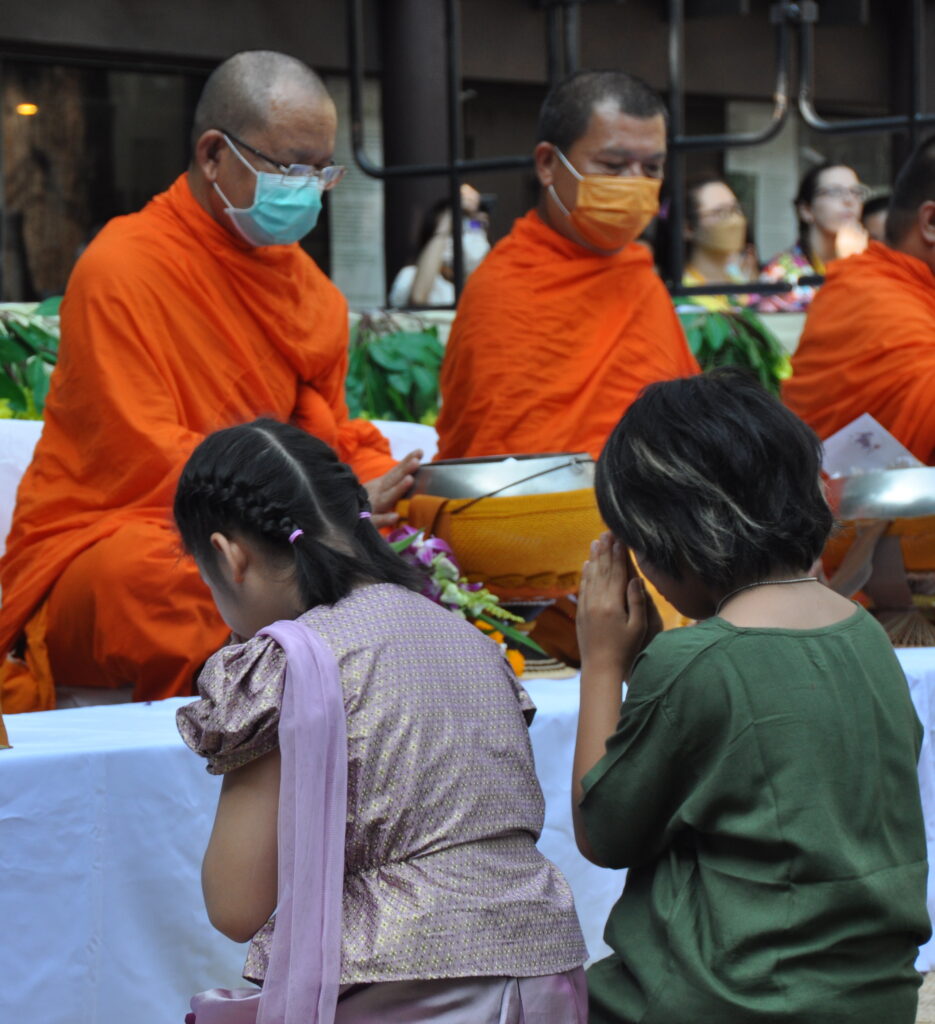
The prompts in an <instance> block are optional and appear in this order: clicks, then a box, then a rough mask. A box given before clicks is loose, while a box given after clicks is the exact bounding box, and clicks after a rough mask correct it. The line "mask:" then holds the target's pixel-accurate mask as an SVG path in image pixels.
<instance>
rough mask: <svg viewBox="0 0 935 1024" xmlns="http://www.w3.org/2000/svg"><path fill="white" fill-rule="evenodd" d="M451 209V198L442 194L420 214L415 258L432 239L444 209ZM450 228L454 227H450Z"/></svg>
mask: <svg viewBox="0 0 935 1024" xmlns="http://www.w3.org/2000/svg"><path fill="white" fill-rule="evenodd" d="M450 209H451V200H450V199H449V198H448V196H443V197H442V198H441V199H436V200H435V202H434V203H432V205H431V206H430V207H429V208H428V209H427V210H426V211H425V213H424V214H423V215H422V223H421V224H420V225H419V237H418V240H417V244H418V248H417V249H416V258H417V259H418V256H419V255H420V254H421V252H422V250H423V249H424V248H425V247H426V246H427V245H428V244H429V242H431V241H432V237H433V235H434V234H435V231H436V229H437V228H438V222H439V221H440V220H441V217H442V214H443V213H444V212H445V211H446V210H450ZM452 230H454V228H453V227H452Z"/></svg>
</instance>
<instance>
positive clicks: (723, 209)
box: [698, 203, 743, 221]
mask: <svg viewBox="0 0 935 1024" xmlns="http://www.w3.org/2000/svg"><path fill="white" fill-rule="evenodd" d="M738 216H739V217H742V216H743V207H741V205H740V203H730V204H725V205H724V206H714V207H712V208H711V209H710V210H699V211H698V220H700V221H701V220H708V221H719V220H729V219H730V218H731V217H738Z"/></svg>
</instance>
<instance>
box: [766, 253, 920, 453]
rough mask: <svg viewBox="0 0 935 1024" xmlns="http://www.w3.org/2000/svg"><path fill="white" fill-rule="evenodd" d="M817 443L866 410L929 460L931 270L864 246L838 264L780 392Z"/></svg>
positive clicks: (813, 307) (912, 260)
mask: <svg viewBox="0 0 935 1024" xmlns="http://www.w3.org/2000/svg"><path fill="white" fill-rule="evenodd" d="M782 396H783V400H784V401H785V403H786V405H788V406H789V408H790V409H791V410H792V411H793V412H795V413H797V414H798V415H799V416H801V417H802V419H803V420H805V422H806V423H808V424H809V425H810V426H811V427H812V429H813V430H814V431H815V432H816V433H817V434H818V436H819V437H821V438H822V439H824V438H826V437H829V436H830V435H831V434H833V433H834V432H835V431H837V430H840V429H841V428H842V427H846V426H847V424H848V423H850V422H851V421H852V420H855V419H856V418H857V417H858V416H860V415H861V414H862V413H865V412H869V413H870V414H871V415H872V416H873V417H875V418H876V419H877V420H878V421H879V422H880V423H881V424H882V425H883V426H884V427H886V429H887V430H888V431H889V432H890V433H891V434H893V435H894V436H895V437H896V438H898V439H899V440H900V441H901V442H902V443H903V444H904V445H905V446H906V447H907V448H908V449H909V450H910V451H911V452H912V453H913V454H914V455H915V456H916V457H917V458H919V459H921V460H922V461H923V462H926V463H928V464H929V465H931V464H933V463H935V275H933V274H932V271H931V270H930V269H929V268H928V266H927V265H926V264H925V263H923V262H922V261H921V260H918V259H916V258H915V257H914V256H908V255H906V253H902V252H897V251H895V250H894V249H890V248H888V247H887V246H885V245H881V244H880V243H879V242H871V244H870V247H869V248H868V249H867V250H866V252H863V253H861V254H860V255H859V256H851V257H850V258H849V259H846V260H837V261H835V262H834V263H832V264H831V266H830V267H829V269H828V277H827V279H826V281H825V284H824V285H823V286H822V287H821V288H820V289H819V291H818V294H817V295H816V297H815V299H814V300H813V301H812V304H811V307H810V308H809V312H808V318H807V319H806V321H805V330H804V331H803V333H802V339H801V341H800V342H799V347H798V349H797V350H796V352H795V355H794V356H793V357H792V379H791V380H789V381H787V382H786V384H785V385H784V386H783V390H782Z"/></svg>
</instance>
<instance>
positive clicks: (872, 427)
mask: <svg viewBox="0 0 935 1024" xmlns="http://www.w3.org/2000/svg"><path fill="white" fill-rule="evenodd" d="M824 450H825V452H824V458H823V459H822V469H824V471H825V473H827V474H828V476H829V477H831V478H832V479H833V478H834V477H839V476H856V475H857V474H859V473H872V472H874V471H876V470H880V469H914V468H915V467H917V466H924V465H925V463H924V462H920V461H919V460H918V459H917V458H916V457H915V456H914V455H913V454H912V452H911V451H909V449H908V448H905V447H903V445H901V444H900V443H899V441H897V440H896V438H895V437H893V435H892V434H891V433H890V432H889V431H888V430H885V429H884V428H883V427H881V426H880V424H879V423H877V421H876V420H875V419H874V418H873V417H872V416H871V415H870V413H868V412H865V413H864V414H863V415H862V416H858V417H857V419H856V420H854V422H853V423H848V425H847V426H846V427H842V428H841V429H840V430H839V431H838V432H837V433H836V434H832V435H831V437H829V438H828V440H827V441H825V444H824Z"/></svg>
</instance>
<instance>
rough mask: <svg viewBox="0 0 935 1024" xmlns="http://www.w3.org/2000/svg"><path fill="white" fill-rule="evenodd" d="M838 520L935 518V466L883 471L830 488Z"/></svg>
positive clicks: (840, 479) (838, 482)
mask: <svg viewBox="0 0 935 1024" xmlns="http://www.w3.org/2000/svg"><path fill="white" fill-rule="evenodd" d="M828 501H829V502H830V504H831V509H832V511H833V512H834V514H835V515H836V516H837V518H838V519H917V518H920V517H922V516H935V466H922V467H919V468H916V469H883V470H879V471H877V472H875V473H859V474H857V475H856V476H846V477H838V478H837V479H835V480H831V481H830V482H829V484H828Z"/></svg>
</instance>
